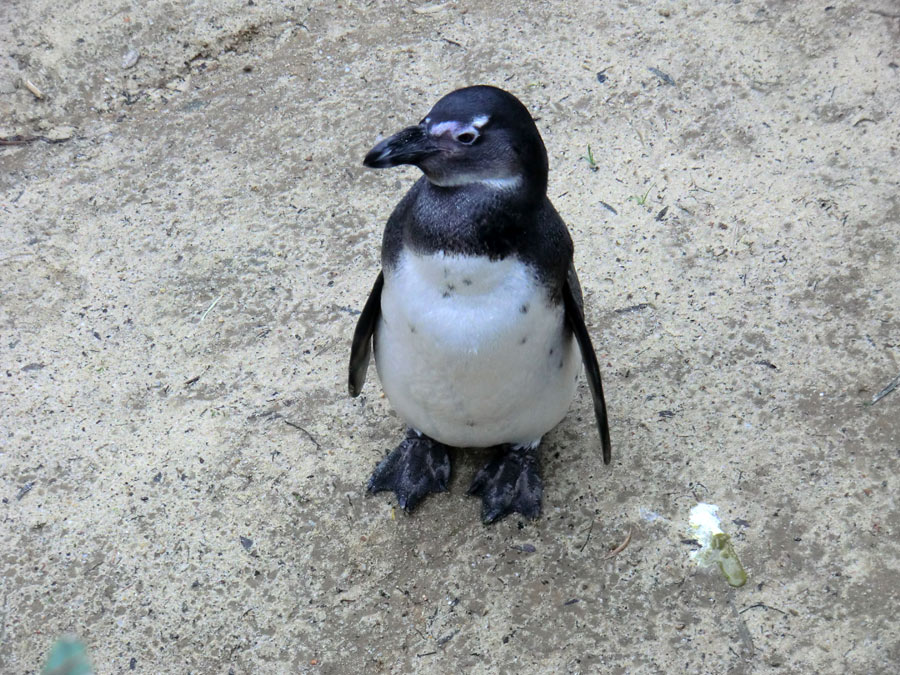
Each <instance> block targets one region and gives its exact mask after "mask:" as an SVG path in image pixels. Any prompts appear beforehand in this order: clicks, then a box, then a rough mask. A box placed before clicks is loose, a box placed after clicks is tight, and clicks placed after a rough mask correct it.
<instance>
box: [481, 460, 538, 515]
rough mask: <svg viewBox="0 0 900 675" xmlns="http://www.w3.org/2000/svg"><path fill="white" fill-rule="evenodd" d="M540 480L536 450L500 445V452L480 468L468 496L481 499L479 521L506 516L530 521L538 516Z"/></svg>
mask: <svg viewBox="0 0 900 675" xmlns="http://www.w3.org/2000/svg"><path fill="white" fill-rule="evenodd" d="M543 493H544V484H543V482H542V481H541V473H540V462H539V460H538V453H537V448H534V449H527V448H526V449H517V448H514V447H513V446H509V445H507V446H503V448H502V450H501V453H500V454H499V455H498V456H497V457H495V458H494V459H492V460H491V461H490V462H488V463H487V465H486V466H485V467H484V468H483V469H481V471H479V472H478V473H477V474H476V475H475V480H473V481H472V486H471V487H470V488H469V494H470V495H475V496H478V497H481V519H482V520H483V521H484V523H485V524H488V523H493V522H494V521H495V520H499V519H500V518H503V517H504V516H507V515H509V514H510V513H515V512H517V513H521V514H522V515H523V516H526V517H528V518H531V519H534V518H537V517H538V516H539V515H541V497H542V495H543Z"/></svg>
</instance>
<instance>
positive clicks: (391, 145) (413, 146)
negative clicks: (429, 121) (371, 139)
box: [363, 125, 439, 169]
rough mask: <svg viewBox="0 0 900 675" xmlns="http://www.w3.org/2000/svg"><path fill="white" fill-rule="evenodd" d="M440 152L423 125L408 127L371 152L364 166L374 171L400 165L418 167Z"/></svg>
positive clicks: (364, 161)
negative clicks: (420, 163)
mask: <svg viewBox="0 0 900 675" xmlns="http://www.w3.org/2000/svg"><path fill="white" fill-rule="evenodd" d="M438 150H439V148H438V147H437V145H435V143H434V142H433V141H432V140H431V137H430V136H429V135H428V132H427V131H426V130H425V127H424V126H423V125H419V126H415V127H408V128H406V129H404V130H403V131H400V132H397V133H396V134H394V135H393V136H391V137H390V138H385V139H384V140H383V141H381V143H379V144H378V145H376V146H375V147H374V148H372V149H371V150H369V153H368V154H367V155H366V158H365V159H364V160H363V164H365V165H366V166H368V167H370V168H372V169H386V168H388V167H391V166H397V165H399V164H416V165H418V164H419V162H421V161H422V160H423V159H425V158H426V157H430V156H431V155H433V154H435V153H436V152H438Z"/></svg>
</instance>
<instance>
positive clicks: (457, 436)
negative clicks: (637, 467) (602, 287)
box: [349, 85, 611, 523]
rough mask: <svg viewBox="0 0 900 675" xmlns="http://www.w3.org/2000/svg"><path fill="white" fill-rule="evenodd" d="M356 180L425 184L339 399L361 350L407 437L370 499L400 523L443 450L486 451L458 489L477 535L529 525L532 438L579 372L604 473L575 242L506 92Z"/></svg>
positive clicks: (452, 108) (531, 133)
mask: <svg viewBox="0 0 900 675" xmlns="http://www.w3.org/2000/svg"><path fill="white" fill-rule="evenodd" d="M363 164H364V165H365V166H367V167H370V168H374V169H382V168H389V167H394V166H398V165H402V164H411V165H413V166H416V167H418V168H419V169H420V170H421V171H422V173H423V174H424V175H423V176H422V177H421V178H419V179H418V181H417V182H416V183H415V184H414V185H413V186H412V187H411V188H410V190H409V191H408V192H407V193H406V195H405V196H404V197H403V198H402V199H401V200H400V202H399V204H397V206H396V208H395V209H394V211H393V213H392V214H391V216H390V217H389V218H388V221H387V225H386V226H385V230H384V236H383V240H382V249H381V272H380V273H379V274H378V277H377V278H376V279H375V284H374V285H373V286H372V291H371V293H370V294H369V297H368V300H367V301H366V303H365V306H364V307H363V310H362V312H361V313H360V316H359V319H358V323H357V325H356V330H355V332H354V335H353V342H352V346H351V353H350V373H349V389H350V395H351V396H354V397H355V396H358V395H359V393H360V391H361V389H362V387H363V384H364V382H365V378H366V371H367V369H368V364H369V360H370V356H371V353H372V351H373V349H374V354H375V366H376V369H377V372H378V377H379V379H380V380H381V384H382V387H383V390H384V393H385V395H386V396H387V398H388V400H389V402H390V404H391V406H392V407H393V408H394V410H395V411H396V412H397V413H398V414H399V416H400V417H401V418H402V419H403V420H404V421H405V423H406V425H407V426H408V430H407V432H406V436H405V438H404V439H403V441H402V442H401V443H400V444H399V445H398V446H397V447H396V448H394V450H392V451H391V452H390V453H389V454H388V455H387V456H386V457H385V458H384V459H383V460H382V461H381V462H379V463H378V465H377V466H376V467H375V470H374V472H373V473H372V476H371V478H370V479H369V481H368V491H369V492H370V493H375V492H381V491H388V490H389V491H393V492H394V493H395V494H396V497H397V502H398V504H399V505H400V506H401V508H403V509H405V510H406V511H408V512H411V511H412V510H413V509H414V508H415V507H416V505H417V504H418V503H419V502H420V501H421V500H422V498H424V497H425V496H427V495H428V494H430V493H433V492H443V491H446V490H447V484H448V481H449V479H450V455H449V452H448V450H449V449H450V448H495V449H496V452H495V454H494V456H493V458H492V459H491V460H490V461H489V462H488V463H487V464H486V465H485V466H484V468H482V469H481V470H479V471H478V472H477V473H476V475H475V478H474V480H473V482H472V484H471V487H470V488H469V494H470V495H474V496H477V497H480V498H481V500H482V508H481V516H482V520H483V521H484V522H485V523H490V522H493V521H496V520H498V519H500V518H503V517H504V516H506V515H509V514H511V513H520V514H522V515H523V516H525V517H527V518H531V519H534V518H536V517H538V516H539V515H540V512H541V501H542V494H543V482H542V479H541V475H540V462H539V456H538V449H539V445H540V442H541V438H542V437H543V436H544V434H546V433H547V432H548V431H550V430H551V429H553V427H555V426H556V425H557V424H558V423H559V422H560V421H561V420H562V419H563V417H564V416H565V415H566V412H567V410H568V407H569V405H570V403H571V401H572V399H573V397H574V395H575V391H576V385H577V379H578V376H579V373H580V371H581V369H582V364H583V365H584V370H585V372H586V374H587V381H588V385H589V386H590V390H591V394H592V396H593V404H594V413H595V417H596V422H597V428H598V431H599V436H600V445H601V448H602V453H603V461H604V463H606V464H609V462H610V458H611V445H610V436H609V425H608V422H607V413H606V403H605V401H604V398H603V386H602V383H601V381H600V368H599V365H598V363H597V357H596V354H595V353H594V348H593V346H592V344H591V338H590V335H589V334H588V331H587V328H586V327H585V323H584V309H583V300H582V293H581V286H580V284H579V281H578V275H577V274H576V273H575V267H574V265H573V254H574V248H573V244H572V238H571V236H570V235H569V232H568V229H567V228H566V225H565V223H564V222H563V220H562V218H561V217H560V216H559V214H558V213H557V212H556V209H555V208H554V207H553V205H552V204H551V203H550V200H549V199H548V198H547V173H548V160H547V151H546V149H545V147H544V142H543V140H542V138H541V135H540V133H539V132H538V129H537V126H536V125H535V122H534V120H533V119H532V116H531V114H530V113H529V112H528V109H527V108H526V107H525V106H524V105H523V104H522V103H521V102H520V101H519V100H518V99H517V98H516V97H515V96H513V95H512V94H510V93H509V92H507V91H504V90H502V89H499V88H497V87H493V86H487V85H479V86H472V87H466V88H463V89H458V90H456V91H453V92H451V93H449V94H447V95H446V96H444V97H443V98H441V99H440V100H439V101H438V102H437V103H436V104H435V106H434V107H433V108H432V109H431V111H430V112H429V113H428V114H427V115H426V116H425V118H424V119H423V120H422V121H421V122H419V123H418V124H416V125H414V126H410V127H408V128H406V129H403V130H402V131H399V132H398V133H396V134H395V135H393V136H391V137H389V138H386V139H384V140H382V141H381V142H380V143H378V144H377V145H376V146H375V147H374V148H372V150H370V151H369V153H368V154H367V155H366V156H365V159H364V160H363Z"/></svg>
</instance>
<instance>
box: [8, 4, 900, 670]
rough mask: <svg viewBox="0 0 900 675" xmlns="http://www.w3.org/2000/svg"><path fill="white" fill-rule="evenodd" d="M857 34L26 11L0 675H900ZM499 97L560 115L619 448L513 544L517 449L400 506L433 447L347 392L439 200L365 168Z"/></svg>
mask: <svg viewBox="0 0 900 675" xmlns="http://www.w3.org/2000/svg"><path fill="white" fill-rule="evenodd" d="M830 1H831V3H832V4H829V2H827V1H826V0H821V1H816V2H812V1H802V2H792V3H788V2H776V1H774V0H769V1H768V2H762V1H760V0H745V1H744V2H740V1H738V0H734V1H727V2H726V1H724V0H721V1H719V2H712V1H705V2H704V1H701V2H620V3H599V2H589V1H587V0H576V1H575V2H568V3H537V2H535V3H515V2H510V1H507V0H495V1H494V2H490V3H477V2H462V1H460V2H448V3H445V4H433V5H428V4H423V3H420V2H396V3H388V2H342V3H340V4H336V3H321V4H319V5H315V6H311V7H307V6H306V5H305V4H304V5H300V4H296V5H295V4H291V3H290V2H288V1H287V0H281V2H268V1H266V0H255V2H244V1H243V0H241V1H240V2H238V1H233V2H232V1H228V0H199V1H197V2H191V3H187V2H186V3H182V2H165V1H163V0H149V1H147V2H143V3H133V4H132V3H124V2H116V1H114V0H101V1H95V0H91V1H88V0H69V1H68V2H64V3H58V2H53V1H51V0H5V1H4V2H3V3H2V4H0V136H2V137H4V138H6V139H10V138H14V137H22V138H29V137H34V136H37V137H39V138H38V139H37V140H34V141H32V142H24V143H22V144H18V145H5V146H3V147H0V166H2V171H0V222H2V225H0V375H2V378H3V384H2V387H0V406H2V408H0V410H2V422H0V495H2V504H0V514H2V515H0V517H2V523H3V536H2V539H0V574H2V580H0V596H2V597H0V602H2V606H0V620H2V625H0V672H3V673H34V672H37V671H39V670H40V668H41V665H42V663H43V662H44V659H45V658H46V655H47V653H48V651H49V650H50V647H51V645H52V644H53V643H54V641H55V640H56V639H57V638H58V637H59V636H60V635H63V634H66V633H74V634H76V635H78V636H79V637H80V638H81V639H82V640H83V641H84V642H85V644H86V645H87V649H88V653H89V656H90V658H91V659H92V661H93V663H94V665H95V667H96V669H97V672H101V673H114V672H132V671H134V672H139V673H188V672H191V673H230V672H233V673H282V672H322V673H353V672H367V673H368V672H372V673H377V672H393V673H407V672H459V671H460V670H461V669H462V668H467V669H471V672H474V673H489V672H509V673H530V672H547V673H550V672H553V673H558V672H584V673H591V672H603V673H625V672H628V673H673V672H692V673H751V672H753V673H764V672H770V671H771V672H781V673H811V672H818V673H888V672H896V664H897V663H898V661H900V610H898V608H900V581H898V578H900V576H898V575H900V537H898V535H900V505H898V502H897V498H896V494H897V487H898V480H900V478H898V468H900V390H898V391H895V392H893V393H891V394H888V395H887V396H885V397H884V398H882V399H881V400H880V401H878V402H877V403H876V404H874V405H871V401H872V398H873V396H874V395H875V394H877V393H878V392H879V391H880V390H881V389H882V388H884V387H885V386H886V385H887V384H888V383H890V382H891V380H892V379H893V378H894V377H896V376H897V375H898V373H900V316H898V307H900V272H898V270H900V249H898V235H900V196H898V185H900V170H898V166H900V156H898V147H900V131H898V129H900V126H898V122H900V119H898V117H900V114H898V112H897V111H898V110H900V66H898V64H900V4H898V3H897V2H895V1H892V0H871V1H870V2H863V3H854V2H843V1H839V0H830ZM136 57H137V61H136V62H135V58H136ZM651 69H655V70H651ZM598 73H602V77H600V78H598ZM25 80H27V81H29V82H30V83H31V85H32V86H33V88H34V89H36V90H37V91H39V92H40V93H42V94H43V97H44V98H43V99H40V100H39V99H38V98H37V97H36V96H35V94H34V93H32V92H31V91H30V90H29V88H28V87H27V86H26V84H25ZM600 80H604V81H602V82H601V81H600ZM474 83H493V84H497V85H500V86H503V87H505V88H507V89H509V90H511V91H513V92H514V93H515V94H516V95H518V96H519V97H520V98H521V99H522V100H523V102H525V103H526V105H528V106H529V108H530V109H531V110H532V112H533V114H534V115H535V116H536V117H537V118H539V122H538V125H539V127H540V129H541V132H542V133H543V136H544V139H545V142H546V144H547V148H548V151H549V155H550V162H551V177H550V178H551V179H550V196H551V199H552V200H553V201H554V203H555V204H556V206H557V208H558V210H559V211H560V212H561V213H562V215H563V217H564V218H565V219H566V220H567V222H568V223H569V225H570V228H571V230H572V234H573V237H574V239H575V243H576V264H577V265H578V268H579V270H580V275H581V279H582V283H583V285H584V287H585V292H586V299H587V305H588V310H587V316H588V323H589V326H590V329H591V332H592V334H593V337H594V341H595V344H596V345H597V347H598V352H599V354H600V359H601V364H602V367H603V372H604V377H605V385H606V389H607V403H608V405H609V410H610V413H611V422H612V436H613V444H614V461H613V463H612V465H610V466H609V467H606V466H604V465H603V464H602V461H601V459H600V456H599V453H598V444H597V438H596V432H595V430H594V428H593V421H592V414H591V409H590V397H589V396H588V394H587V391H586V386H585V385H584V384H583V383H582V385H581V387H580V389H579V394H578V397H577V399H576V401H575V402H574V403H573V405H572V408H571V412H570V414H569V416H568V417H567V418H566V420H565V421H564V422H563V423H562V424H561V425H560V426H559V427H558V428H557V429H556V430H555V431H553V432H552V433H550V434H549V435H548V436H547V437H546V439H545V440H546V442H545V446H544V447H545V450H544V478H545V484H546V490H545V504H544V506H545V513H544V515H543V516H542V517H541V518H540V519H539V520H537V521H536V522H533V523H532V522H523V521H521V520H520V519H518V518H515V517H512V518H508V519H506V520H505V521H503V522H501V523H499V524H496V525H493V526H490V527H484V526H482V524H481V523H480V521H479V518H478V514H479V507H480V504H479V502H478V500H476V499H472V498H469V497H466V496H465V488H466V487H467V485H468V481H469V480H470V479H471V476H472V474H473V473H474V471H475V470H476V469H477V468H478V467H479V466H480V465H481V463H482V462H483V461H484V459H485V457H484V455H483V453H471V452H470V453H462V452H460V453H458V454H457V455H456V457H455V468H454V479H453V484H452V487H451V492H450V493H449V494H443V495H439V496H434V497H430V498H429V499H428V500H427V501H426V502H425V503H424V504H423V506H422V507H421V508H420V510H419V511H417V512H416V513H415V514H414V515H413V516H407V515H406V514H404V513H402V512H401V511H399V510H396V509H395V503H394V499H393V497H392V496H391V495H388V494H381V495H378V496H375V497H371V498H366V497H365V496H364V484H365V481H366V479H367V477H368V475H369V473H370V471H371V469H372V468H373V466H374V464H375V463H376V461H377V460H378V459H379V458H380V457H382V456H383V454H384V453H385V452H386V451H387V450H389V449H390V448H391V447H393V445H394V444H396V442H397V441H398V440H399V438H400V436H401V433H402V427H403V425H402V422H401V421H400V420H399V419H398V418H397V417H396V416H395V415H394V414H393V412H392V411H391V409H390V407H389V405H388V403H387V401H386V400H385V399H384V398H382V397H381V393H380V388H379V385H378V383H377V380H375V379H374V378H372V379H370V381H369V383H368V384H367V386H366V389H365V391H364V395H363V396H362V397H360V398H359V399H355V400H354V399H350V398H349V397H348V396H347V394H346V382H345V374H346V365H347V358H348V354H349V345H350V336H351V333H352V330H353V326H354V323H355V319H356V314H357V311H358V309H359V308H360V307H361V304H362V302H363V300H364V298H365V296H366V293H367V291H368V288H369V287H370V285H371V283H372V281H373V279H374V277H375V275H376V274H377V271H378V247H379V243H380V237H381V231H382V226H383V223H384V220H385V219H386V217H387V215H388V214H389V212H390V209H391V208H392V206H393V204H394V203H396V201H397V200H398V199H399V198H400V196H401V195H402V193H403V191H404V190H405V189H406V188H407V187H408V186H409V185H410V184H411V182H412V181H413V180H414V179H415V177H416V171H415V170H413V169H406V170H398V171H394V172H372V171H367V170H365V169H364V168H363V167H362V166H361V159H362V156H363V154H364V153H365V151H366V150H367V149H368V148H369V147H370V146H371V145H372V144H373V143H374V140H375V138H376V136H377V134H379V133H391V132H393V131H395V130H397V129H398V128H400V127H402V126H404V125H406V124H408V123H410V122H415V121H418V120H419V119H420V118H421V117H422V116H423V115H424V114H425V112H427V110H428V109H429V108H430V106H431V105H432V104H433V103H434V102H435V101H436V100H437V99H438V98H439V97H440V96H441V95H442V94H444V93H446V92H448V91H450V90H451V89H453V88H456V87H458V86H462V85H466V84H474ZM22 138H20V140H22ZM51 141H56V142H51ZM588 145H590V147H591V150H592V153H593V156H594V158H595V160H596V164H597V170H596V171H594V170H592V168H591V167H590V166H589V163H588V161H587V160H586V159H585V158H584V157H585V155H586V154H587V147H588ZM610 207H611V208H610ZM613 210H615V212H616V213H613ZM698 501H704V502H711V503H715V504H718V505H719V507H720V510H721V514H722V516H723V523H724V526H725V528H726V529H727V530H728V531H729V532H730V533H731V534H732V536H733V537H734V540H735V544H736V546H737V550H738V553H739V554H740V556H741V558H742V560H743V562H744V564H745V566H746V568H747V571H748V573H749V575H750V581H749V583H748V584H747V585H746V586H744V587H743V588H740V589H736V590H735V589H731V588H730V587H729V586H728V585H727V584H726V583H725V581H724V579H723V578H722V576H721V575H720V574H719V573H718V572H717V570H716V569H715V568H707V569H700V568H698V566H697V565H696V564H695V563H694V562H693V561H692V560H691V559H690V558H689V552H690V551H691V549H692V548H694V546H693V544H692V543H691V542H690V541H689V540H690V539H691V538H692V534H691V532H690V531H689V530H688V526H687V518H688V512H689V510H690V508H691V507H692V506H693V505H694V504H696V503H697V502H698ZM629 532H631V533H632V537H631V541H630V545H629V546H628V547H627V548H626V549H625V550H624V551H622V552H621V553H619V554H618V555H615V556H613V557H609V551H610V550H611V549H614V548H615V547H616V546H617V545H618V544H620V543H621V542H622V541H623V540H624V539H625V537H626V535H628V533H629Z"/></svg>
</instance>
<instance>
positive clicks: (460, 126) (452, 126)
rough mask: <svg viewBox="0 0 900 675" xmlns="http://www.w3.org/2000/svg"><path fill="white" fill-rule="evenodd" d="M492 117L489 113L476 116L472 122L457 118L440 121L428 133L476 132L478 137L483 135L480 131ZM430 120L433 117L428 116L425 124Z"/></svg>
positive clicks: (456, 134) (454, 133) (454, 134)
mask: <svg viewBox="0 0 900 675" xmlns="http://www.w3.org/2000/svg"><path fill="white" fill-rule="evenodd" d="M490 119H491V118H490V117H488V116H487V115H479V116H478V117H475V118H474V119H473V120H472V122H471V124H466V123H465V122H459V121H457V120H448V121H446V122H439V123H437V124H435V125H434V126H432V127H430V128H429V129H428V133H429V134H430V135H432V136H435V137H437V136H442V135H443V134H445V133H447V132H448V131H449V132H450V133H451V134H452V135H453V136H459V135H460V134H465V133H470V134H474V135H475V137H476V138H477V137H478V136H480V135H481V133H480V130H481V128H482V127H483V126H484V125H485V124H487V123H488V122H489V121H490ZM430 121H431V118H428V117H426V118H425V124H429V123H430Z"/></svg>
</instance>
